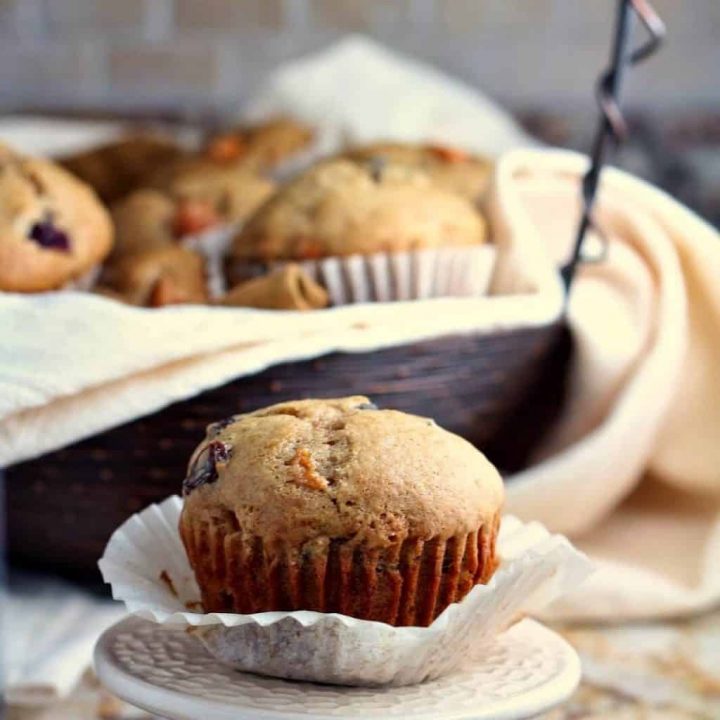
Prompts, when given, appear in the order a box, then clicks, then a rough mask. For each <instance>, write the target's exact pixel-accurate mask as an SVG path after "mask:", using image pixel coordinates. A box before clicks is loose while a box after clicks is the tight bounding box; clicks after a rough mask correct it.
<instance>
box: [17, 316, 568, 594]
mask: <svg viewBox="0 0 720 720" xmlns="http://www.w3.org/2000/svg"><path fill="white" fill-rule="evenodd" d="M569 353H570V341H569V334H568V333H567V331H566V330H565V328H564V326H563V325H560V324H553V325H549V326H545V327H540V328H532V329H524V330H513V331H508V332H500V333H494V334H491V335H482V336H472V335H463V336H451V337H445V338H441V339H436V340H433V341H429V342H422V343H417V344H412V345H404V346H400V347H395V348H390V349H387V350H381V351H378V352H373V353H357V354H348V353H335V354H332V355H328V356H325V357H323V358H320V359H317V360H312V361H306V362H299V363H288V364H285V365H279V366H276V367H273V368H270V369H269V370H266V371H265V372H261V373H259V374H257V375H254V376H251V377H244V378H240V379H238V380H235V381H233V382H230V383H228V384H226V385H225V386H223V387H219V388H216V389H213V390H209V391H207V392H205V393H202V394H201V395H199V396H197V397H194V398H192V399H190V400H186V401H183V402H178V403H175V404H173V405H171V406H169V407H167V408H164V409H163V410H160V411H159V412H156V413H154V414H152V415H149V416H147V417H144V418H141V419H138V420H135V421H133V422H131V423H128V424H126V425H123V426H121V427H117V428H114V429H112V430H109V431H107V432H104V433H102V434H100V435H97V436H95V437H91V438H89V439H87V440H84V441H82V442H79V443H76V444H75V445H72V446H70V447H67V448H65V449H63V450H60V451H57V452H53V453H50V454H48V455H45V456H43V457H41V458H39V459H36V460H32V461H28V462H24V463H21V464H18V465H15V466H13V467H11V468H9V469H8V470H7V472H6V491H7V509H8V547H9V553H10V559H11V561H12V562H13V563H15V564H19V565H23V566H33V567H38V568H43V569H49V570H52V571H54V572H57V573H60V574H63V575H66V576H69V577H74V578H77V579H82V580H84V581H90V582H96V581H98V580H99V573H98V571H97V568H96V561H97V559H98V558H99V557H100V555H101V554H102V551H103V548H104V546H105V543H106V542H107V540H108V537H109V536H110V533H111V532H112V531H113V530H114V529H115V528H116V527H117V526H118V525H120V523H121V522H122V521H123V520H125V519H126V518H127V517H128V515H130V514H132V513H134V512H137V511H138V510H140V509H141V508H143V507H145V506H146V505H148V504H149V503H152V502H156V501H158V500H162V499H163V498H165V497H167V496H168V495H171V494H174V493H178V492H179V491H180V486H181V482H182V480H183V477H184V475H185V468H186V464H187V461H188V458H189V457H190V454H191V452H192V451H193V449H194V448H195V446H196V445H197V444H198V442H200V440H201V439H202V437H203V436H204V431H205V426H206V425H207V424H209V423H210V422H212V421H214V420H218V419H220V418H223V417H226V416H228V415H232V414H234V413H239V412H246V411H249V410H253V409H255V408H258V407H262V406H263V405H268V404H270V403H273V402H280V401H282V400H288V399H294V398H300V397H337V396H343V395H351V394H365V395H369V396H371V397H372V399H373V400H374V401H375V402H376V403H378V404H379V405H380V406H382V407H394V408H397V409H400V410H405V411H408V412H412V413H416V414H419V415H425V416H431V417H434V418H435V420H436V421H437V422H438V423H439V424H440V425H442V426H444V427H446V428H447V429H449V430H452V431H454V432H456V433H459V434H460V435H463V436H464V437H466V438H467V439H469V440H470V441H471V442H473V443H475V444H476V445H477V446H478V447H480V448H481V449H483V450H485V451H486V452H487V453H488V455H489V456H490V457H491V459H493V460H494V461H495V462H497V463H498V464H499V465H500V466H501V467H502V468H504V469H506V470H512V469H517V468H518V467H521V466H522V465H523V463H524V462H525V461H526V459H527V456H528V453H529V452H530V451H531V450H532V448H533V446H534V445H535V444H536V443H537V441H538V439H539V438H540V436H541V435H542V432H543V431H544V429H545V428H546V427H547V426H548V424H549V423H550V422H551V421H552V419H553V418H554V417H555V415H556V413H557V411H558V409H559V407H560V404H561V401H562V397H563V393H564V384H565V382H564V380H565V376H566V372H565V370H566V366H567V362H568V357H569Z"/></svg>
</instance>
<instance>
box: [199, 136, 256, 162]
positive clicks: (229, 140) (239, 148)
mask: <svg viewBox="0 0 720 720" xmlns="http://www.w3.org/2000/svg"><path fill="white" fill-rule="evenodd" d="M246 151H247V145H246V144H245V142H244V141H243V139H242V138H240V137H238V136H237V135H231V134H228V135H218V136H217V137H215V138H213V139H212V140H211V141H210V142H209V143H208V146H207V154H208V157H210V159H211V160H215V162H220V163H225V162H232V161H233V160H239V159H240V158H241V157H242V156H243V155H244V154H245V153H246Z"/></svg>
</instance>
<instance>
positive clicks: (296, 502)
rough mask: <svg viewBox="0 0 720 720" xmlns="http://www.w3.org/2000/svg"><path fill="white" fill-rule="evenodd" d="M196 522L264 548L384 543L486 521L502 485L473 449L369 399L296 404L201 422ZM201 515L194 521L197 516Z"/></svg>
mask: <svg viewBox="0 0 720 720" xmlns="http://www.w3.org/2000/svg"><path fill="white" fill-rule="evenodd" d="M183 492H184V495H185V508H184V510H183V513H184V514H185V513H187V514H188V516H187V517H188V519H190V518H191V517H196V518H197V517H200V518H203V517H204V518H207V519H209V518H212V517H217V518H218V519H227V517H228V514H229V515H230V516H232V517H234V518H235V520H236V522H237V524H238V526H239V527H240V528H241V529H242V530H243V531H244V532H248V533H249V534H250V535H255V536H259V537H262V538H263V540H264V541H265V542H266V543H267V542H270V543H272V542H273V541H275V540H277V541H278V542H283V543H289V544H293V545H300V544H304V543H307V542H315V541H317V542H319V543H323V542H327V540H328V539H337V538H342V539H344V540H345V541H348V542H352V543H357V544H358V545H362V546H364V547H379V548H382V547H387V546H390V545H394V544H397V543H399V542H402V541H403V540H404V539H405V538H408V537H411V538H419V539H425V540H427V539H430V538H433V537H440V538H449V537H452V536H454V535H456V534H458V533H467V532H471V531H473V530H477V528H478V527H479V526H481V525H483V524H485V523H489V522H491V521H492V519H493V518H494V517H495V515H496V514H497V512H498V511H499V509H500V506H501V504H502V500H503V486H502V480H501V478H500V476H499V474H498V472H497V470H496V469H495V468H494V467H493V465H491V464H490V462H489V461H488V460H487V459H486V458H485V456H484V455H483V454H482V453H480V452H479V451H478V450H476V449H475V448H474V447H473V446H472V445H471V444H470V443H468V442H467V441H465V440H463V439H462V438H460V437H458V436H457V435H453V434H452V433H450V432H447V431H445V430H443V429H442V428H440V427H438V426H437V425H436V424H435V422H434V421H433V420H430V419H428V418H422V417H417V416H415V415H408V414H406V413H402V412H399V411H395V410H380V409H378V408H377V407H375V406H374V405H373V404H372V403H371V402H370V401H369V400H368V399H367V398H366V397H362V396H357V397H347V398H341V399H335V400H299V401H295V402H286V403H281V404H278V405H273V406H271V407H268V408H265V409H262V410H258V411H256V412H252V413H248V414H244V415H237V416H234V417H231V418H228V419H227V420H225V421H222V422H219V423H215V424H213V425H210V426H209V427H208V431H207V436H206V438H205V440H204V441H203V442H202V443H201V444H200V445H199V446H198V448H197V449H196V451H195V453H194V454H193V456H192V458H191V460H190V464H189V467H188V476H187V478H186V479H185V482H184V485H183ZM196 513H197V514H198V515H196Z"/></svg>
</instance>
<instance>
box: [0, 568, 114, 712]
mask: <svg viewBox="0 0 720 720" xmlns="http://www.w3.org/2000/svg"><path fill="white" fill-rule="evenodd" d="M0 610H1V612H0V616H1V621H2V638H3V641H2V647H1V648H0V657H1V661H2V670H3V677H2V682H4V688H2V690H3V696H4V698H5V700H6V701H7V702H8V703H9V704H10V705H31V706H37V705H52V704H53V703H55V702H57V700H59V699H60V698H62V697H64V696H65V695H66V694H67V693H68V692H70V691H71V690H72V689H73V688H74V687H75V685H76V684H77V682H78V680H79V679H80V678H81V676H82V674H83V673H84V672H85V670H86V669H87V667H88V665H89V663H90V658H91V657H92V651H93V647H94V645H95V642H96V640H97V638H98V635H100V633H102V632H103V630H105V629H106V628H107V627H109V626H110V625H112V624H113V623H114V622H118V621H119V620H120V619H121V618H122V617H123V616H124V615H125V611H124V609H123V608H122V607H120V606H119V605H118V604H117V603H114V602H111V601H109V600H102V599H98V598H95V597H93V596H91V595H88V594H87V593H86V592H83V591H81V590H78V589H77V588H75V587H73V586H72V585H70V584H68V583H65V582H62V581H60V580H55V579H49V578H46V577H43V576H39V575H27V574H23V575H16V576H13V583H12V587H11V590H10V592H8V593H7V597H5V598H3V602H2V603H1V604H0ZM0 716H2V713H1V712H0Z"/></svg>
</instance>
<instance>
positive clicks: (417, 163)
mask: <svg viewBox="0 0 720 720" xmlns="http://www.w3.org/2000/svg"><path fill="white" fill-rule="evenodd" d="M343 157H346V158H348V159H350V160H355V161H358V162H368V163H372V164H375V165H376V166H377V165H382V163H386V162H392V163H401V164H403V165H408V166H409V167H414V168H418V169H419V170H423V171H424V172H426V173H427V174H428V175H429V176H430V177H431V178H432V180H433V182H435V183H436V184H437V185H438V186H439V187H442V188H444V189H446V190H449V191H451V192H456V193H458V194H460V195H462V196H463V197H467V198H469V199H470V200H473V201H478V200H482V198H483V196H484V195H485V193H486V191H487V189H488V187H489V185H490V177H491V175H492V169H493V163H492V161H491V160H489V159H488V158H483V157H479V156H477V155H472V154H470V153H468V152H465V151H464V150H460V149H459V148H455V147H451V146H449V145H441V144H424V145H421V144H411V143H398V142H381V143H373V144H372V145H363V146H361V147H357V148H351V149H350V150H348V151H347V152H346V153H344V155H343Z"/></svg>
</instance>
